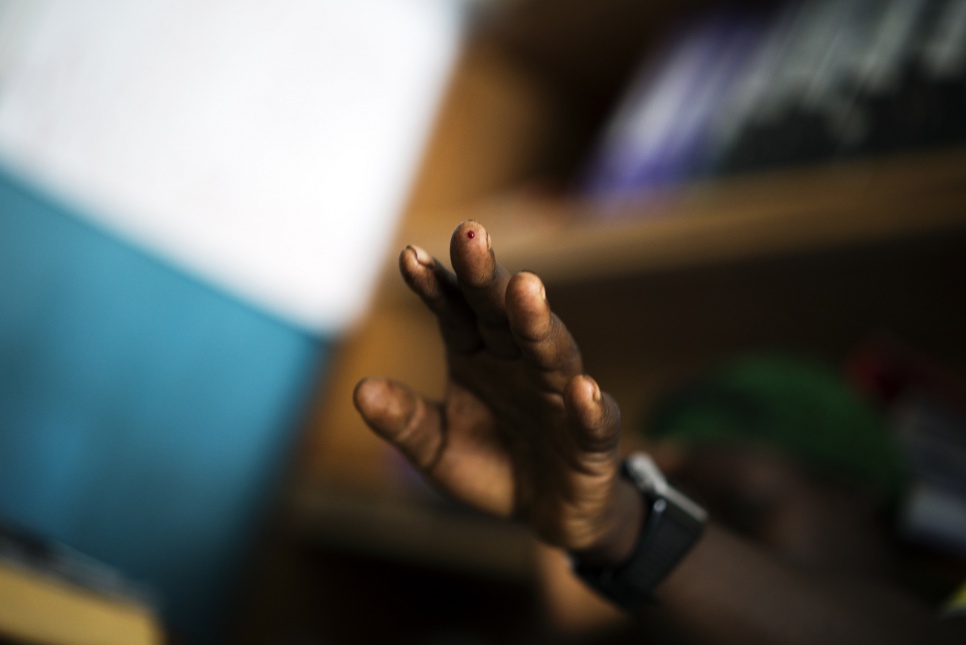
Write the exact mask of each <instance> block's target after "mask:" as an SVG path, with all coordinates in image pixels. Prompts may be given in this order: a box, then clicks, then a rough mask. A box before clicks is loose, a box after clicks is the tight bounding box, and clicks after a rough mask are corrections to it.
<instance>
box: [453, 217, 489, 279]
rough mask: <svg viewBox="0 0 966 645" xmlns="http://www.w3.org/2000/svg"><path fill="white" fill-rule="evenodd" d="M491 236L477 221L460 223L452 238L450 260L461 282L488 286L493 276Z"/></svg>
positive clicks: (469, 220) (470, 220)
mask: <svg viewBox="0 0 966 645" xmlns="http://www.w3.org/2000/svg"><path fill="white" fill-rule="evenodd" d="M492 249H493V246H492V243H491V240H490V234H489V233H488V232H487V230H486V228H484V227H483V225H482V224H480V223H479V222H477V221H476V220H472V219H468V220H464V221H463V222H460V224H459V225H458V226H457V227H456V229H454V230H453V235H452V237H451V238H450V260H451V261H452V263H453V269H454V270H455V271H456V275H458V276H459V278H460V280H461V281H462V282H463V283H464V284H467V285H470V286H473V287H483V286H486V285H487V284H488V283H489V282H490V279H491V278H492V275H493V269H494V264H495V263H494V260H493V255H492Z"/></svg>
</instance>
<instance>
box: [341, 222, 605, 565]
mask: <svg viewBox="0 0 966 645" xmlns="http://www.w3.org/2000/svg"><path fill="white" fill-rule="evenodd" d="M451 257H452V261H453V266H454V269H455V275H454V274H453V273H450V272H449V271H447V270H446V269H444V268H442V267H441V266H440V265H439V263H437V262H435V261H434V260H432V259H431V258H429V257H428V256H426V255H425V252H423V251H421V250H417V249H415V248H413V247H408V248H407V249H406V250H404V251H403V253H402V255H401V257H400V268H401V271H402V273H403V277H404V278H405V279H406V281H407V283H409V285H410V286H411V287H412V289H413V290H414V291H416V293H418V294H419V295H420V296H421V297H422V298H423V300H424V301H425V302H426V303H427V305H428V306H429V307H430V309H432V310H433V311H434V313H435V314H436V315H437V318H438V319H439V323H440V331H441V334H442V336H443V339H444V342H445V343H446V348H447V363H448V376H449V380H448V384H447V391H446V396H445V399H444V401H443V402H441V403H434V402H430V401H427V400H425V399H423V398H421V397H418V396H416V395H415V394H414V393H412V392H410V391H409V390H408V388H405V386H402V385H400V384H397V383H394V382H391V381H384V380H374V379H370V380H366V381H363V383H361V384H360V386H359V387H358V388H357V391H356V404H357V406H358V407H359V409H360V411H361V412H362V414H363V416H364V417H365V419H366V421H367V422H368V423H369V425H370V426H371V427H372V428H373V429H374V430H376V431H377V432H378V433H379V434H381V435H383V436H384V437H386V438H387V439H389V440H390V441H392V442H393V443H395V444H396V445H397V446H398V447H399V448H400V449H401V450H402V451H403V452H404V453H405V454H406V455H407V456H408V457H409V459H410V460H411V461H412V462H413V463H414V464H415V465H416V466H417V467H418V468H419V469H421V470H422V472H423V473H424V475H425V476H426V477H427V478H428V479H429V480H430V481H432V482H433V483H434V484H435V485H436V486H437V487H439V488H441V489H442V490H444V491H445V492H447V493H449V494H450V495H452V496H454V497H456V498H457V499H459V500H461V501H463V502H465V503H467V504H470V505H472V506H474V507H476V508H479V509H481V510H484V511H487V512H490V513H493V514H496V515H499V516H503V517H515V518H519V519H522V520H523V521H525V522H527V523H528V524H529V525H530V526H531V527H532V528H534V530H535V531H536V532H537V533H538V535H540V536H541V537H543V538H544V539H545V540H547V541H549V542H551V543H553V544H558V545H560V546H565V547H568V548H580V547H583V546H586V545H588V544H591V543H593V542H594V541H595V540H597V539H598V538H599V535H598V534H599V533H600V531H601V530H604V529H603V528H602V527H606V526H607V524H608V522H609V521H610V518H609V514H611V513H612V512H613V507H614V502H613V498H614V488H615V473H616V463H617V437H618V432H619V418H618V417H619V415H618V412H617V408H616V405H615V404H614V403H613V401H612V400H611V399H610V398H609V397H606V396H602V395H601V393H600V390H599V389H598V387H597V385H596V384H595V383H594V382H593V381H592V380H591V379H590V378H589V377H587V376H584V375H583V374H582V369H583V368H582V363H581V359H580V353H579V351H578V349H577V345H576V343H575V342H574V341H573V339H572V338H571V336H570V334H569V333H568V332H567V330H566V328H565V327H564V326H563V324H562V323H561V322H560V321H559V320H558V319H557V318H556V317H555V316H554V315H553V314H552V312H551V311H550V308H549V305H548V304H547V302H546V298H545V296H544V292H543V285H542V283H541V282H540V280H539V278H537V277H536V276H535V275H533V274H527V273H524V274H517V275H516V276H513V277H512V278H511V277H510V276H509V274H507V273H506V271H505V270H503V269H502V267H500V266H499V265H498V264H496V262H495V260H494V258H493V254H492V252H491V251H490V249H489V246H488V238H487V237H486V231H485V230H484V229H483V228H482V227H481V226H480V225H479V224H476V223H475V222H465V223H464V224H462V225H461V226H460V227H458V228H457V229H456V231H455V232H454V234H453V242H452V245H451Z"/></svg>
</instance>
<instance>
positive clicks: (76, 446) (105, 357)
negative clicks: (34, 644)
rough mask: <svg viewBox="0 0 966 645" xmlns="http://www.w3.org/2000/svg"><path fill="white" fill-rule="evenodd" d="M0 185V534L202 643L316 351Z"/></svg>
mask: <svg viewBox="0 0 966 645" xmlns="http://www.w3.org/2000/svg"><path fill="white" fill-rule="evenodd" d="M78 215H79V214H78V213H77V212H76V211H75V210H74V209H72V208H70V207H68V206H65V205H64V204H61V203H58V202H57V201H56V200H54V199H52V198H50V197H49V196H47V195H45V194H44V193H43V192H42V191H39V190H37V189H36V188H34V187H32V186H30V185H29V184H28V183H26V182H24V181H22V180H20V179H18V178H17V177H15V176H14V175H12V174H11V173H9V172H4V171H0V520H6V521H8V522H13V523H16V524H19V525H21V526H24V527H26V528H27V529H30V530H32V531H34V532H36V533H39V534H41V535H43V536H45V537H48V538H52V539H56V540H60V541H63V542H65V543H67V544H68V545H70V546H73V547H74V548H77V549H79V550H81V551H83V552H86V553H88V554H89V555H91V556H93V557H95V558H98V559H100V560H102V561H104V562H106V563H108V564H110V565H113V566H115V567H117V568H119V569H120V570H121V571H123V572H124V573H126V574H127V575H129V576H131V577H132V578H134V579H136V580H140V581H144V582H147V583H149V584H151V585H153V586H154V587H156V588H157V589H158V590H159V591H160V592H161V597H162V613H163V615H164V618H165V620H166V622H167V623H168V624H169V625H171V626H172V627H173V628H174V629H175V631H176V632H178V633H179V634H181V635H184V636H185V637H187V638H188V639H190V640H192V641H196V642H211V640H213V639H214V635H215V634H216V633H217V631H218V630H219V628H220V621H221V620H222V619H223V618H224V616H225V611H226V609H227V607H228V603H229V602H230V600H231V594H230V589H231V588H232V584H233V582H234V580H235V576H236V575H237V574H238V571H239V569H240V567H241V565H242V563H243V558H244V556H245V554H246V550H247V549H248V547H249V545H250V543H251V539H252V537H253V534H254V532H255V530H256V528H257V523H258V520H259V518H260V516H261V515H262V513H263V512H264V510H265V509H266V506H267V503H268V501H269V500H270V498H271V496H272V494H273V493H274V492H277V486H276V484H277V483H278V479H279V478H278V476H279V474H280V472H281V467H282V466H283V464H284V462H285V461H286V459H287V456H288V451H289V448H290V447H291V444H292V440H293V438H294V436H295V431H296V430H297V428H298V425H299V423H300V422H301V420H302V418H303V415H304V412H305V409H306V405H307V403H308V398H309V395H310V394H311V391H312V389H313V386H314V384H315V382H316V377H317V375H318V373H319V370H320V368H321V367H322V365H323V363H324V359H325V357H326V355H327V349H328V346H329V343H328V342H327V341H326V340H325V339H320V338H317V337H315V336H313V335H311V334H309V333H307V332H305V331H303V330H300V329H298V328H296V327H294V326H291V325H289V324H287V323H286V322H284V321H282V320H280V319H276V318H273V317H271V316H270V315H268V314H265V313H263V312H260V311H258V310H256V309H254V308H251V307H249V306H247V305H245V304H243V303H241V302H239V301H237V300H235V299H233V298H232V297H230V296H228V295H226V294H224V293H222V292H220V291H218V290H217V289H215V288H212V287H210V286H208V285H206V284H203V283H202V282H200V281H198V280H195V279H193V278H191V277H189V276H188V275H186V274H184V273H182V272H180V271H179V270H177V269H175V268H173V267H172V266H169V265H167V264H165V263H164V262H162V261H159V260H157V259H155V258H153V257H151V256H150V255H149V254H147V253H145V252H143V251H141V250H139V249H137V248H135V247H133V246H131V245H129V244H127V243H125V242H124V241H122V240H121V239H119V238H116V237H114V236H113V235H112V234H110V233H108V232H106V231H103V230H100V229H98V228H97V227H95V226H93V225H91V224H89V223H87V222H86V221H85V220H84V218H83V217H79V216H78Z"/></svg>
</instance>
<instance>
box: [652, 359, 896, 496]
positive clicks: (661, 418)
mask: <svg viewBox="0 0 966 645" xmlns="http://www.w3.org/2000/svg"><path fill="white" fill-rule="evenodd" d="M646 434H647V435H648V437H649V438H651V439H654V440H672V441H676V442H680V443H683V444H686V445H696V444H704V445H707V444H712V443H713V444H716V445H723V444H727V445H731V446H733V445H748V446H754V447H762V446H767V447H769V448H772V449H776V450H777V451H779V452H781V453H783V454H786V455H788V456H790V457H792V458H795V459H798V460H799V461H800V462H802V463H804V464H806V465H808V466H810V467H811V468H813V469H815V470H817V471H820V472H821V473H823V474H825V475H829V476H835V477H838V478H840V479H847V480H850V481H851V482H853V483H855V484H856V485H859V486H861V487H863V488H867V489H869V490H870V491H871V492H874V493H877V494H880V495H883V496H885V497H886V498H889V499H891V498H894V497H895V495H896V494H897V493H898V492H899V489H900V487H901V482H902V468H901V464H900V455H899V449H898V446H897V445H896V443H895V440H894V438H893V435H892V432H891V430H890V428H889V425H888V423H887V421H886V419H885V418H884V416H883V415H882V414H881V413H880V412H879V411H878V410H877V409H876V408H875V407H873V406H872V405H871V404H870V403H868V402H866V401H864V400H862V399H861V398H860V397H859V396H858V395H857V394H856V393H855V392H854V391H853V390H852V389H851V388H850V387H849V385H848V383H847V382H846V381H845V380H844V378H843V377H842V376H841V375H840V374H838V373H837V372H835V371H834V370H832V369H830V368H828V367H826V366H824V365H821V364H818V363H815V362H809V361H805V360H800V359H794V358H787V357H781V356H748V357H743V358H740V359H737V360H735V361H732V362H729V363H726V364H724V365H722V366H720V367H719V368H716V369H715V370H713V371H712V372H711V373H709V374H708V375H707V376H705V377H703V378H701V379H700V380H699V381H697V382H694V383H692V384H690V385H688V386H685V387H684V388H683V389H681V390H679V391H677V392H675V393H673V394H672V395H671V396H669V397H668V398H667V399H665V400H664V401H663V402H662V403H661V404H659V405H658V406H657V408H656V410H655V411H654V413H653V414H652V416H651V417H650V418H649V420H648V422H647V424H646Z"/></svg>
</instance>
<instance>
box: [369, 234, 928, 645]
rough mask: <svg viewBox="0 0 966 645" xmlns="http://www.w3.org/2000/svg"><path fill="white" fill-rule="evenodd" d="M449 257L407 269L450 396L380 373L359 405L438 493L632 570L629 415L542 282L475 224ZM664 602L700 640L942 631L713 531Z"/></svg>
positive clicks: (919, 614)
mask: <svg viewBox="0 0 966 645" xmlns="http://www.w3.org/2000/svg"><path fill="white" fill-rule="evenodd" d="M450 255H451V260H452V264H453V267H454V272H450V271H449V270H447V269H446V268H445V267H443V266H442V265H441V264H440V263H439V262H438V261H437V260H435V259H433V258H431V257H430V256H428V254H426V252H425V251H423V250H422V249H419V248H417V247H412V246H410V247H407V248H406V249H404V250H403V252H402V254H401V255H400V260H399V264H400V270H401V273H402V275H403V278H404V279H405V280H406V282H407V284H408V285H409V286H410V287H411V288H412V290H413V291H415V292H416V294H418V295H419V296H420V297H421V298H422V299H423V300H424V302H425V303H426V304H427V306H428V307H429V309H430V310H431V311H433V312H434V314H435V315H436V317H437V319H438V321H439V326H440V333H441V335H442V337H443V340H444V342H445V345H446V355H447V363H448V382H447V388H446V393H445V397H444V399H443V400H442V401H430V400H427V399H425V398H423V397H421V396H419V395H417V394H416V393H414V392H412V391H411V390H410V389H409V388H407V387H406V386H405V385H402V384H400V383H397V382H394V381H390V380H387V379H381V378H369V379H365V380H363V381H362V382H360V383H359V385H358V386H357V387H356V391H355V395H354V396H355V404H356V407H357V408H358V409H359V411H360V413H361V414H362V416H363V418H364V419H365V420H366V422H367V424H368V425H369V426H370V427H371V428H372V429H373V430H374V431H375V432H376V433H378V434H379V435H381V436H382V437H384V438H385V439H386V440H388V441H390V442H392V443H393V444H395V445H396V446H397V448H399V450H401V451H402V452H403V453H404V454H405V455H406V456H407V457H408V459H409V460H410V461H411V462H412V463H413V464H414V465H415V466H416V467H417V468H418V469H420V470H421V472H422V473H423V475H424V476H425V477H426V479H427V480H428V481H429V482H430V483H432V484H433V485H434V486H436V487H437V488H438V489H440V490H441V491H443V492H445V493H447V494H449V495H450V496H452V497H455V498H456V499H458V500H460V501H462V502H464V503H466V504H469V505H472V506H474V507H476V508H478V509H481V510H483V511H486V512H489V513H492V514H495V515H497V516H501V517H506V518H513V519H516V520H518V521H522V522H524V523H526V524H527V525H528V526H529V527H530V528H531V529H532V530H533V531H534V532H535V533H536V535H537V536H538V537H539V538H540V539H541V540H543V541H545V542H547V543H549V544H551V545H554V546H557V547H560V548H562V549H567V550H569V551H571V552H576V553H579V554H580V555H581V557H582V558H583V559H584V560H585V561H592V562H597V563H600V564H603V565H607V564H617V563H620V562H622V561H624V560H625V559H626V558H627V557H628V555H629V554H630V553H631V550H632V549H633V547H634V545H635V543H636V540H637V537H638V529H639V527H640V526H641V524H642V519H643V515H644V514H645V512H646V511H645V509H644V506H643V504H642V501H641V497H640V495H639V493H638V492H637V491H636V490H635V489H634V488H633V487H632V486H630V485H629V484H628V483H627V482H626V481H624V480H623V479H622V478H621V477H620V476H619V474H618V471H619V460H620V454H619V436H620V411H619V409H618V406H617V405H616V403H615V402H614V401H613V399H612V398H611V397H610V396H608V395H607V394H606V393H605V392H602V391H601V389H600V387H599V386H598V385H597V383H596V382H595V381H594V380H593V379H592V378H591V377H589V376H587V375H585V374H584V373H583V363H582V361H581V357H580V352H579V349H578V347H577V344H576V342H575V341H574V339H573V338H572V337H571V335H570V334H569V332H568V331H567V329H566V327H565V326H564V324H563V322H562V321H560V320H559V319H558V318H557V317H556V316H555V315H554V314H553V312H552V311H551V309H550V306H549V304H548V302H547V299H546V293H545V290H544V287H543V284H542V282H541V281H540V279H539V278H538V277H537V276H536V275H534V274H532V273H519V274H516V275H514V276H510V275H509V274H508V273H507V272H506V270H505V269H503V268H502V267H501V266H500V265H499V264H497V262H496V260H495V256H494V253H493V250H492V247H491V243H490V238H489V235H488V234H487V232H486V230H485V229H484V228H483V227H482V226H481V225H480V224H479V223H477V222H474V221H466V222H463V223H462V224H460V225H459V226H458V227H457V228H456V230H455V231H454V232H453V237H452V240H451V246H450ZM658 594H659V598H660V599H661V602H662V608H663V609H662V610H663V611H665V612H667V613H668V614H669V615H671V616H673V617H675V618H676V619H677V622H678V623H679V624H680V625H681V626H682V628H684V629H686V630H687V631H689V632H691V633H693V634H694V635H696V636H697V637H699V638H700V639H701V640H702V642H718V643H786V642H787V643H798V642H802V643H816V642H822V643H838V642H842V643H855V642H876V643H891V642H894V643H906V642H910V643H911V642H922V641H923V638H924V635H925V633H926V632H927V631H928V630H929V628H930V625H931V624H932V623H933V622H934V621H933V620H932V614H931V612H930V611H929V610H928V609H926V608H924V607H921V606H919V605H918V604H916V603H915V602H913V601H911V600H909V599H906V598H904V597H902V596H900V595H898V594H896V593H893V592H890V591H888V590H885V589H879V588H876V587H874V586H872V585H867V584H864V583H853V582H846V581H839V580H835V579H832V578H828V577H826V578H821V577H818V576H812V575H809V574H806V573H804V572H801V571H798V570H795V569H793V568H790V567H788V566H786V565H784V564H782V563H781V562H780V561H778V560H777V559H774V558H772V557H770V556H769V555H768V554H767V553H765V552H763V551H761V550H758V549H756V548H755V547H753V546H752V545H751V544H749V543H746V542H744V541H741V540H739V539H737V538H735V537H733V536H731V535H729V534H728V533H727V532H725V531H723V530H721V529H719V528H717V527H715V526H710V527H709V529H708V531H707V532H706V534H705V536H704V537H703V538H702V539H701V541H700V542H699V543H698V545H697V547H695V549H694V550H693V551H692V552H691V553H690V554H689V555H688V556H687V557H686V558H685V559H684V560H683V561H682V563H681V564H680V566H679V567H678V568H677V569H675V571H674V572H673V573H672V574H671V575H670V576H669V577H668V578H667V579H666V580H665V581H664V582H663V583H662V585H661V586H660V587H659V588H658ZM644 613H646V612H645V611H644V609H643V608H642V611H641V614H642V615H643V614H644Z"/></svg>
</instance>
